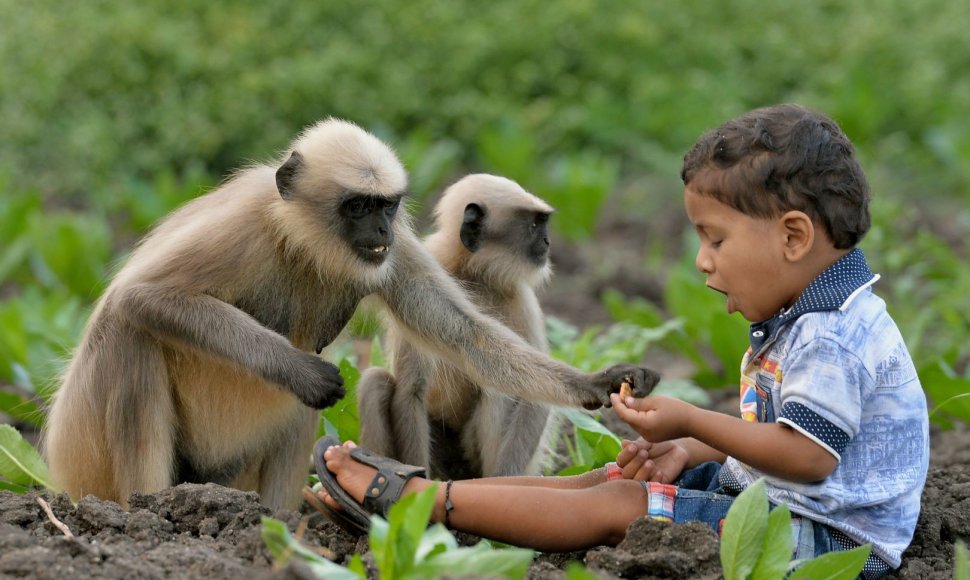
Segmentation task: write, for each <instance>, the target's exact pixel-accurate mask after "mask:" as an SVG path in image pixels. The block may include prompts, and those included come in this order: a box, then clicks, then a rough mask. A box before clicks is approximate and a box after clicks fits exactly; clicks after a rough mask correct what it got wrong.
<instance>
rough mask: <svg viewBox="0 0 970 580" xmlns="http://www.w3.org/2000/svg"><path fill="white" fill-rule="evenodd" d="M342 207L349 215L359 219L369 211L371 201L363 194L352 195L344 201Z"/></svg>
mask: <svg viewBox="0 0 970 580" xmlns="http://www.w3.org/2000/svg"><path fill="white" fill-rule="evenodd" d="M343 209H344V212H345V213H346V214H347V215H348V216H349V217H351V218H353V219H360V218H362V217H364V216H366V215H367V214H369V213H370V212H371V203H370V200H369V199H368V198H366V197H363V196H358V197H352V198H350V199H348V200H347V201H345V202H344V205H343Z"/></svg>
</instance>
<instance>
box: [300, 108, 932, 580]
mask: <svg viewBox="0 0 970 580" xmlns="http://www.w3.org/2000/svg"><path fill="white" fill-rule="evenodd" d="M681 176H682V178H683V181H684V186H685V189H684V204H685V207H686V210H687V216H688V217H689V219H690V222H691V223H692V224H693V227H694V229H695V230H696V231H697V234H698V236H699V237H700V241H701V247H700V249H699V251H698V253H697V258H696V264H697V268H698V269H699V270H700V271H701V272H702V273H703V274H705V276H706V277H707V286H708V287H709V288H711V289H712V290H715V291H717V292H720V293H722V294H724V295H725V296H726V297H727V309H728V311H729V312H740V313H741V314H742V316H744V317H745V319H747V320H749V321H750V322H752V324H751V329H750V336H749V337H750V342H751V347H750V348H749V349H748V352H747V353H746V354H745V355H744V358H743V361H742V367H741V372H742V375H741V418H736V417H731V416H728V415H723V414H719V413H716V412H713V411H708V410H704V409H700V408H697V407H693V406H691V405H690V404H688V403H685V402H682V401H679V400H676V399H672V398H667V397H647V398H644V399H634V398H632V397H627V398H625V399H623V398H621V397H620V396H619V395H616V394H614V395H612V397H611V398H612V403H613V406H614V408H615V410H616V413H617V414H618V415H619V417H621V418H622V419H623V420H624V421H626V422H627V423H628V424H629V425H630V426H631V427H633V429H635V430H636V431H637V433H639V434H640V435H641V436H642V439H641V440H639V441H637V442H632V443H631V442H626V443H625V445H624V448H623V451H622V452H621V453H620V455H619V456H618V457H617V464H616V465H612V466H608V468H607V469H605V470H599V471H594V472H590V473H588V474H584V475H580V476H574V477H553V478H542V477H508V478H491V479H479V480H469V481H456V482H448V483H447V484H440V483H438V482H432V481H428V480H426V479H423V478H422V477H420V475H422V474H421V473H420V471H416V470H409V469H408V468H407V466H401V465H400V464H397V463H396V462H393V461H390V460H385V459H382V458H379V457H375V456H373V455H372V454H369V453H367V452H365V451H364V450H363V449H360V448H356V447H355V446H354V445H353V444H345V445H344V446H339V445H334V444H335V443H336V441H333V440H322V441H321V442H320V443H319V444H318V447H317V450H316V451H315V453H316V458H317V460H318V472H320V475H321V481H322V482H323V483H324V488H325V492H322V493H321V496H320V497H321V498H322V499H323V500H324V502H325V503H326V504H327V506H329V508H331V509H333V510H335V511H336V512H337V513H342V514H344V516H347V515H351V513H353V512H354V511H357V512H360V511H361V510H362V509H366V512H369V513H374V512H385V511H386V509H387V507H388V506H389V505H390V503H392V502H393V501H395V500H396V499H397V498H398V497H399V496H400V494H401V493H412V492H416V491H420V490H422V489H425V488H427V487H429V486H432V485H434V486H438V495H437V501H436V504H435V509H434V514H433V519H434V521H438V522H444V523H445V524H446V525H448V526H450V527H452V528H454V529H459V530H463V531H466V532H470V533H473V534H476V535H480V536H484V537H488V538H493V539H497V540H500V541H503V542H506V543H510V544H516V545H521V546H529V547H533V548H536V549H540V550H545V551H568V550H574V549H580V548H585V547H590V546H594V545H599V544H616V543H617V542H619V541H620V540H621V539H622V538H623V536H624V534H625V532H626V529H627V527H628V526H629V524H630V523H631V522H632V521H633V520H634V519H636V518H637V517H639V516H642V515H647V516H650V517H656V518H661V519H666V520H670V521H674V522H684V521H691V520H693V521H702V522H706V523H708V524H709V525H710V526H711V527H712V528H713V529H714V530H715V531H716V532H719V531H720V526H721V523H722V521H723V519H724V517H725V515H726V514H727V511H728V508H729V507H730V505H731V502H732V501H733V499H734V497H735V496H736V495H737V494H738V493H740V491H741V490H743V489H744V488H745V487H747V486H749V485H751V484H752V483H753V482H754V481H755V480H757V479H758V478H761V477H764V478H765V482H766V487H767V491H768V496H769V499H770V500H771V501H772V503H773V504H782V503H783V504H786V505H787V506H788V507H789V509H790V510H791V512H792V513H793V514H794V515H795V516H796V517H794V518H793V530H792V533H793V535H794V536H795V539H796V551H795V554H793V557H798V558H803V557H812V556H814V555H818V554H821V553H825V552H828V551H832V550H842V549H850V548H852V547H855V546H857V545H860V544H864V543H871V544H872V555H871V556H870V559H869V562H867V565H866V569H865V570H864V575H866V576H876V575H879V574H881V573H884V572H887V571H888V570H889V569H890V568H896V567H898V566H899V564H900V557H901V555H902V552H903V551H904V550H905V549H906V547H907V545H908V544H909V542H910V540H911V539H912V535H913V530H914V528H915V526H916V519H917V516H918V514H919V507H920V495H921V492H922V489H923V484H924V481H925V477H926V470H927V464H928V457H929V434H928V422H927V410H926V400H925V397H924V395H923V391H922V388H921V387H920V383H919V379H918V378H917V376H916V371H915V368H914V366H913V363H912V360H911V359H910V356H909V353H908V351H907V349H906V346H905V345H904V343H903V340H902V337H901V336H900V333H899V331H898V329H897V328H896V325H895V323H894V322H893V321H892V319H891V318H890V316H889V315H888V314H887V312H886V308H885V304H884V303H883V301H882V300H881V299H880V298H878V297H877V296H876V295H875V294H873V293H872V290H871V289H870V286H871V285H872V284H873V283H874V282H875V281H876V280H877V279H878V278H879V277H878V276H876V275H873V274H872V272H870V270H869V268H868V266H867V264H866V260H865V257H864V256H863V254H862V251H861V250H859V249H856V248H855V246H856V245H857V244H858V243H859V241H860V240H861V238H862V236H863V235H864V234H865V233H866V231H867V230H868V229H869V225H870V219H869V209H868V203H869V190H868V186H867V183H866V179H865V176H864V175H863V172H862V169H861V168H860V166H859V164H858V162H857V160H856V158H855V156H854V153H853V147H852V145H851V143H850V142H849V140H848V138H847V137H846V136H845V135H844V134H843V133H842V131H841V130H840V129H839V127H838V126H837V125H836V124H835V123H834V122H833V121H832V120H830V119H828V118H827V117H825V116H823V115H821V114H819V113H817V112H814V111H810V110H807V109H805V108H802V107H799V106H796V105H780V106H775V107H768V108H764V109H757V110H754V111H751V112H749V113H747V114H745V115H742V116H740V117H738V118H736V119H734V120H731V121H729V122H727V123H726V124H724V125H723V126H721V127H720V128H718V129H717V130H715V131H711V132H708V133H706V134H704V135H703V136H701V138H700V139H699V140H698V141H697V143H696V144H695V145H694V147H693V148H692V149H691V150H690V151H689V152H688V153H687V155H686V156H685V157H684V165H683V170H682V172H681ZM372 465H373V466H376V467H379V468H381V469H380V473H378V474H376V475H375V469H374V468H373V467H371V466H372ZM633 478H636V479H633ZM671 482H673V484H674V485H670V484H669V483H671ZM361 503H363V506H361ZM366 512H365V513H366Z"/></svg>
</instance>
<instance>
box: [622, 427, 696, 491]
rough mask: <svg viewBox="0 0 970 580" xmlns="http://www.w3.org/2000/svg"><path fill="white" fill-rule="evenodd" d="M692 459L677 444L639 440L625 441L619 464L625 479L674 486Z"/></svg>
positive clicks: (673, 442)
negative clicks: (673, 483) (672, 484)
mask: <svg viewBox="0 0 970 580" xmlns="http://www.w3.org/2000/svg"><path fill="white" fill-rule="evenodd" d="M689 458H690V456H689V455H688V452H687V450H686V449H684V447H683V446H682V445H680V444H679V443H677V442H676V441H661V442H660V443H651V442H649V441H646V440H645V439H643V437H640V438H638V439H637V440H636V441H627V440H626V439H624V440H623V442H622V447H621V449H620V453H619V454H618V455H617V456H616V464H617V465H618V466H619V467H620V469H622V470H623V477H624V478H626V479H633V480H637V481H641V480H642V481H654V482H657V483H671V482H673V481H674V480H675V479H677V478H678V477H679V476H680V474H681V472H682V471H684V467H686V466H687V461H688V460H689Z"/></svg>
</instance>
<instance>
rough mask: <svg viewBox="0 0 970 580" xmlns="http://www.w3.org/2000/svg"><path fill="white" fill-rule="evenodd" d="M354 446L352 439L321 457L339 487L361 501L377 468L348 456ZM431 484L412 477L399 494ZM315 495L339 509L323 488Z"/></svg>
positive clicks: (423, 488)
mask: <svg viewBox="0 0 970 580" xmlns="http://www.w3.org/2000/svg"><path fill="white" fill-rule="evenodd" d="M354 447H356V445H355V444H354V443H353V442H352V441H347V442H346V443H344V444H343V446H341V447H330V448H328V449H327V450H326V451H325V452H324V453H323V459H324V460H325V461H326V463H327V469H328V470H330V471H331V472H332V473H333V474H334V475H336V476H337V483H339V484H340V487H342V488H343V489H344V491H346V492H347V493H349V494H350V495H351V496H352V497H353V498H354V499H355V500H357V502H359V503H363V501H364V494H365V493H366V491H367V486H368V485H370V482H371V481H373V479H374V475H375V474H376V473H377V470H376V469H374V468H373V467H371V466H369V465H364V464H363V463H360V462H358V461H356V460H354V458H353V457H351V456H350V450H351V449H353V448H354ZM432 485H436V484H435V482H432V481H428V480H427V479H424V478H421V477H414V478H412V479H410V480H409V481H408V482H407V483H406V484H405V485H404V491H403V493H402V494H401V495H402V496H403V495H405V494H410V493H417V492H419V491H423V490H425V489H427V488H428V487H430V486H432ZM317 496H318V497H319V498H320V499H321V500H323V501H324V502H326V504H327V505H328V506H330V507H332V508H333V509H336V510H339V509H341V507H340V504H339V503H338V502H337V501H336V500H335V499H333V498H332V497H330V494H328V493H327V491H326V490H325V489H323V490H320V491H319V492H317Z"/></svg>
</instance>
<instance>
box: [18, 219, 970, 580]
mask: <svg viewBox="0 0 970 580" xmlns="http://www.w3.org/2000/svg"><path fill="white" fill-rule="evenodd" d="M656 221H657V223H670V224H672V225H671V228H672V229H677V228H678V227H679V226H678V225H677V218H672V219H671V220H669V221H665V220H656ZM609 231H610V232H611V234H612V236H613V239H612V243H611V244H610V247H611V248H612V250H611V251H610V252H608V254H607V258H605V259H604V258H603V257H602V256H601V255H597V256H595V257H592V256H590V255H588V254H587V252H585V251H584V250H583V249H582V248H576V249H575V250H576V251H566V252H559V253H558V254H556V252H555V251H554V256H555V255H558V256H560V258H559V260H558V262H557V264H556V267H557V274H556V279H557V280H558V281H559V283H558V284H557V285H555V286H554V287H552V288H550V289H549V290H547V292H546V294H545V295H544V299H543V302H544V304H545V308H546V311H547V312H549V313H551V314H555V315H557V316H559V317H560V318H564V319H566V320H568V321H570V322H573V323H574V324H577V325H580V326H584V325H588V324H595V323H602V322H606V321H607V320H608V319H607V317H606V314H605V313H604V312H603V311H602V308H601V307H600V306H599V301H598V299H597V296H598V294H599V291H600V290H601V289H602V288H605V287H615V288H619V289H621V290H622V291H624V292H625V293H626V294H628V295H640V296H644V297H647V298H657V297H658V296H659V294H660V288H661V284H660V283H659V282H658V281H657V280H654V279H651V278H649V277H648V276H645V275H641V274H638V273H637V272H638V270H639V269H638V268H631V267H630V264H631V263H632V264H639V263H642V262H641V260H642V258H641V257H640V255H639V252H640V251H641V249H642V248H643V247H644V244H645V242H646V240H644V239H643V234H642V227H640V226H637V225H636V224H623V223H622V222H614V227H611V228H610V229H609ZM654 233H657V232H656V231H655V232H654ZM604 269H605V271H604ZM591 272H595V274H596V275H590V273H591ZM557 288H561V289H562V290H559V291H557ZM647 362H648V364H651V365H653V366H656V367H658V369H659V370H661V371H662V372H664V373H666V374H677V373H678V372H683V369H682V368H680V367H678V364H679V363H678V361H676V360H666V359H665V357H657V356H654V357H651V356H649V355H648V357H647ZM681 367H682V365H681ZM714 400H715V403H714V406H715V408H718V409H719V410H723V411H724V412H736V409H737V406H736V405H737V401H736V397H735V396H734V391H733V390H725V391H724V392H722V393H719V394H717V395H716V396H715V397H714ZM609 415H610V412H606V414H605V415H604V416H605V417H606V418H607V419H609ZM607 424H610V425H615V424H616V422H615V421H613V422H610V421H607ZM932 435H933V437H932V450H933V455H932V460H931V469H930V473H929V479H928V481H927V485H926V490H925V492H924V494H923V510H922V514H921V515H920V520H919V524H918V527H917V530H916V536H915V539H914V541H913V543H912V545H911V546H910V548H909V550H907V552H906V554H905V557H904V560H903V565H902V567H901V569H900V570H899V571H898V572H896V573H895V574H894V577H897V578H907V579H917V578H918V579H921V580H922V579H936V578H940V579H944V578H945V579H949V578H952V577H953V573H952V567H953V545H954V542H955V541H956V540H958V539H960V540H963V541H964V542H968V543H970V428H967V427H965V426H958V427H957V428H956V429H954V430H952V431H946V432H944V431H940V430H937V429H934V431H933V434H932ZM42 497H43V498H45V499H46V500H47V501H48V502H49V504H50V507H51V510H52V513H53V515H54V516H55V517H56V518H57V519H59V520H60V521H61V522H63V524H65V525H66V527H67V529H69V530H70V532H71V533H72V534H73V535H74V538H73V539H71V538H68V537H67V536H66V535H65V533H64V532H63V531H62V530H61V529H59V528H57V527H55V525H54V524H53V523H52V520H51V519H50V518H49V517H48V516H47V515H46V514H45V512H44V510H43V509H42V507H41V505H40V504H39V503H38V501H37V496H35V495H33V494H28V495H23V496H19V495H14V494H12V493H10V492H0V579H4V578H52V579H58V580H61V579H64V578H212V579H219V578H227V579H229V578H232V579H238V578H287V577H306V576H305V570H303V569H300V568H298V567H292V566H291V567H287V568H283V569H278V568H274V566H273V562H272V559H271V556H270V554H269V552H268V550H267V549H266V548H265V546H264V544H263V541H262V538H261V535H260V533H261V528H260V518H261V517H263V516H273V517H276V518H278V519H281V520H284V521H285V522H286V523H287V524H288V525H289V527H290V529H291V530H296V529H297V527H298V526H299V525H300V523H301V520H304V521H305V523H306V529H305V532H303V541H304V542H305V543H306V544H307V545H309V546H315V547H321V548H323V549H324V551H326V552H328V553H330V554H332V556H333V558H334V559H335V560H336V561H338V562H344V561H345V560H347V559H349V557H350V555H352V554H353V553H355V552H361V553H366V551H367V545H366V539H360V540H358V539H356V538H353V537H351V536H349V535H347V534H346V533H344V532H343V531H342V530H341V529H340V528H338V527H337V526H336V525H334V524H332V523H330V522H329V521H328V520H326V519H325V518H324V517H323V516H321V515H319V514H316V513H315V512H314V513H308V511H307V509H306V508H304V511H303V512H293V511H281V512H277V513H271V512H270V511H269V510H268V509H266V508H264V507H263V506H261V505H260V504H259V501H258V497H257V495H256V494H255V493H247V492H241V491H237V490H232V489H227V488H223V487H219V486H216V485H212V484H207V485H191V484H185V485H180V486H178V487H175V488H172V489H168V490H165V491H162V492H160V493H157V494H152V495H135V496H133V497H132V499H131V507H130V510H128V511H125V510H123V509H121V508H120V507H119V506H118V505H117V504H114V503H111V502H104V501H100V500H98V499H96V498H94V497H87V498H84V499H82V500H81V501H80V502H78V503H77V505H73V504H72V503H71V502H70V501H69V500H68V499H67V497H65V496H63V495H61V496H56V497H51V496H48V495H43V496H42ZM460 540H461V541H462V542H463V543H469V542H473V541H474V538H471V537H468V536H464V535H462V536H461V537H460ZM570 560H579V561H582V562H584V563H585V564H586V565H587V566H588V567H589V568H590V569H592V570H595V571H596V572H597V573H598V574H599V575H600V576H601V577H603V578H615V577H619V578H717V577H719V576H720V563H719V557H718V544H717V540H716V538H715V536H714V534H713V533H712V532H711V531H710V530H709V529H708V528H706V527H704V526H702V525H699V524H697V525H693V524H692V525H686V526H673V525H668V524H663V523H659V522H655V521H651V520H647V519H643V518H641V519H639V520H637V521H635V522H634V523H633V524H632V525H631V526H630V529H629V530H628V533H627V537H626V539H625V540H624V541H623V542H622V543H621V544H620V545H618V546H617V547H616V548H608V547H598V548H595V549H592V550H589V551H586V552H575V553H569V554H540V555H539V556H538V557H537V558H536V560H535V561H534V563H533V565H532V567H531V568H530V572H529V578H562V577H563V572H562V570H563V568H564V566H565V564H566V563H567V562H569V561H570Z"/></svg>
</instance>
